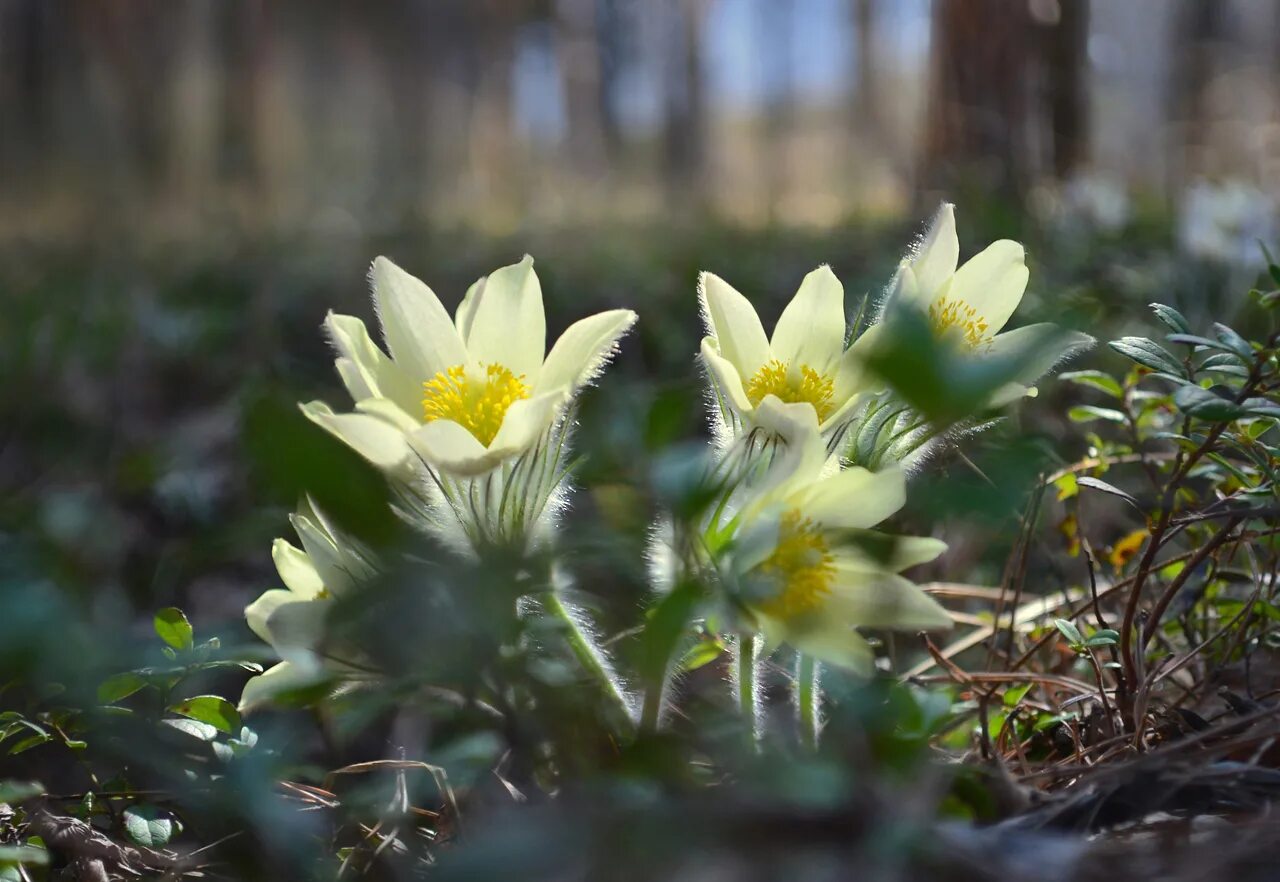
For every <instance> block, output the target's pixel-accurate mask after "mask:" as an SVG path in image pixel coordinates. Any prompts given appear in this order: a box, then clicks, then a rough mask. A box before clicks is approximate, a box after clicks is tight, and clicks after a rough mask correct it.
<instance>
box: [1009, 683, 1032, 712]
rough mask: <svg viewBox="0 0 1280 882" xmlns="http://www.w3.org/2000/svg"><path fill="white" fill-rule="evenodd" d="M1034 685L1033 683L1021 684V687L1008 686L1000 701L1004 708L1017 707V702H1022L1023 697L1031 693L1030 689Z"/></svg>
mask: <svg viewBox="0 0 1280 882" xmlns="http://www.w3.org/2000/svg"><path fill="white" fill-rule="evenodd" d="M1034 685H1035V684H1034V683H1023V684H1022V685H1021V686H1010V687H1009V688H1008V689H1006V690H1005V691H1004V697H1003V698H1002V699H1001V701H1002V702H1003V703H1004V706H1005V707H1017V706H1018V702H1020V701H1022V699H1023V697H1024V696H1026V694H1027V693H1028V692H1030V691H1031V687H1032V686H1034Z"/></svg>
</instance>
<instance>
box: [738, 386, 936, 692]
mask: <svg viewBox="0 0 1280 882" xmlns="http://www.w3.org/2000/svg"><path fill="white" fill-rule="evenodd" d="M783 409H784V410H785V411H787V413H786V415H785V418H786V419H788V420H790V421H791V426H792V427H793V428H794V429H796V430H797V431H796V433H795V434H793V435H791V437H789V438H788V439H787V440H788V450H787V452H786V454H785V456H784V459H783V461H782V462H779V463H777V464H776V467H775V468H774V469H773V470H772V473H773V476H774V477H773V478H772V479H771V480H770V482H769V484H768V485H767V486H765V487H762V488H760V489H759V490H758V491H757V492H756V493H755V494H754V495H753V496H752V498H751V499H749V501H747V502H746V503H745V504H744V505H743V507H742V509H741V510H740V512H738V513H737V514H735V515H733V517H732V520H731V522H730V523H731V524H732V525H733V529H734V536H733V540H732V542H731V544H730V545H729V551H728V561H727V563H728V567H727V569H728V571H729V573H730V574H731V580H732V582H733V584H734V585H735V586H736V588H737V599H738V600H739V602H740V603H741V604H742V605H743V606H744V607H745V608H746V609H747V611H748V612H749V614H750V615H751V616H752V617H754V619H755V620H756V624H757V626H758V628H759V630H760V631H761V632H763V633H764V634H765V635H766V636H767V637H768V639H769V641H770V643H777V642H787V643H789V644H791V645H793V646H795V647H796V648H797V649H799V650H801V651H802V652H805V653H808V654H809V655H812V656H814V657H815V658H818V659H821V660H823V661H827V662H830V663H832V664H837V665H841V666H843V667H846V668H850V669H852V670H854V671H857V672H859V673H863V674H869V673H870V671H871V669H872V662H873V656H872V652H871V648H870V646H869V645H868V644H867V642H866V640H865V639H863V638H862V637H861V636H860V635H859V634H858V633H857V632H856V631H855V628H858V627H868V628H891V629H906V630H923V629H936V628H949V627H950V626H951V619H950V616H948V614H947V612H946V610H944V609H943V608H942V607H941V606H939V605H938V603H937V602H936V601H934V600H933V599H932V598H930V597H929V596H928V595H926V594H925V593H924V592H923V591H921V590H920V589H919V588H918V587H917V586H916V585H915V584H913V583H912V582H910V581H909V580H907V579H905V578H903V577H902V576H901V575H899V573H900V572H901V571H902V570H904V569H906V568H908V567H911V566H914V565H916V564H920V563H925V562H927V561H930V560H933V559H934V558H935V557H937V556H938V555H939V554H941V553H942V551H944V550H945V549H946V545H945V544H943V543H942V542H940V541H938V540H936V539H929V538H923V537H906V536H888V535H885V534H882V533H877V532H874V531H872V530H871V528H872V527H874V526H875V525H877V524H879V523H880V522H881V521H883V520H884V519H885V518H887V517H889V516H890V515H892V514H893V513H894V512H896V511H897V510H898V509H900V508H901V507H902V505H903V503H904V501H905V499H906V483H905V478H904V475H903V472H902V470H901V469H899V468H897V467H896V466H895V467H891V468H888V469H886V470H884V471H881V472H869V471H867V470H866V469H862V468H850V469H846V470H844V471H836V470H834V469H835V463H834V461H833V460H831V459H829V458H828V457H827V455H826V450H825V445H824V444H823V443H822V441H821V440H820V436H819V434H818V426H817V423H816V420H815V419H814V418H813V416H812V413H811V411H810V412H805V411H802V410H801V409H800V408H796V407H795V406H784V408H783Z"/></svg>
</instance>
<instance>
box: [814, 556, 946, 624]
mask: <svg viewBox="0 0 1280 882" xmlns="http://www.w3.org/2000/svg"><path fill="white" fill-rule="evenodd" d="M825 607H826V609H827V610H828V613H829V614H830V616H831V618H832V619H834V620H837V621H841V622H846V623H848V624H850V625H858V626H860V627H864V628H892V629H895V630H900V631H926V630H934V629H938V630H945V629H947V628H950V627H951V616H950V615H948V614H947V611H946V610H945V609H943V607H942V606H941V604H939V603H938V602H937V601H936V600H934V599H933V598H932V597H930V596H929V595H927V594H925V593H924V592H923V591H921V590H920V588H919V587H918V586H916V585H915V583H913V582H911V581H910V580H908V579H904V578H903V577H902V576H895V575H892V574H889V573H883V574H880V575H879V576H874V577H872V576H868V575H867V574H866V573H863V572H861V571H858V570H848V569H842V568H840V567H837V569H836V584H835V586H834V590H833V591H832V594H831V596H830V597H828V598H827V601H826V604H825Z"/></svg>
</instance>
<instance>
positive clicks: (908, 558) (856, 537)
mask: <svg viewBox="0 0 1280 882" xmlns="http://www.w3.org/2000/svg"><path fill="white" fill-rule="evenodd" d="M841 538H842V539H843V540H845V541H843V542H842V543H841V545H840V546H839V548H838V549H837V550H836V552H835V554H836V562H837V565H838V566H840V567H841V568H843V569H847V570H850V571H854V570H856V571H859V572H862V573H867V574H880V573H886V572H889V573H898V572H901V571H902V570H905V569H909V568H910V567H914V566H918V565H920V564H923V563H928V562H929V561H931V560H935V559H936V558H937V557H938V555H940V554H942V553H943V552H944V551H946V550H947V543H945V542H943V541H942V540H940V539H933V538H930V537H928V536H890V535H887V534H884V533H881V532H879V531H876V530H849V531H847V532H846V533H844V534H843V535H842V536H841Z"/></svg>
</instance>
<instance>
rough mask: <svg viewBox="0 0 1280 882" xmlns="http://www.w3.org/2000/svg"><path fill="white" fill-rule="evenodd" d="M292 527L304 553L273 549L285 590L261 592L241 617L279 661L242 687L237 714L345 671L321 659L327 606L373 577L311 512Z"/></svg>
mask: <svg viewBox="0 0 1280 882" xmlns="http://www.w3.org/2000/svg"><path fill="white" fill-rule="evenodd" d="M290 521H291V523H292V524H293V528H294V530H295V531H296V532H297V534H298V538H299V539H300V540H301V541H302V548H298V547H297V546H295V545H293V544H291V543H290V542H288V541H286V540H284V539H277V540H275V542H274V543H273V544H272V546H271V558H272V560H273V561H274V562H275V565H276V571H277V572H278V573H279V574H280V579H281V581H282V582H284V585H285V587H284V588H273V589H271V590H270V591H267V592H265V593H264V594H263V595H262V596H261V597H259V598H258V599H257V600H255V601H254V602H253V603H251V604H249V606H248V607H246V608H245V611H244V614H245V620H246V622H247V623H248V625H249V630H251V631H253V633H254V634H256V635H257V636H258V637H259V638H261V639H262V640H264V641H266V642H267V643H269V644H271V647H272V649H274V650H275V651H276V652H277V653H278V654H279V655H280V657H281V659H283V661H281V662H280V663H279V664H277V665H275V666H274V667H272V668H269V669H268V670H266V671H265V672H264V673H262V674H260V675H258V676H256V677H253V678H251V679H250V680H249V682H247V683H246V684H245V687H244V693H243V694H242V696H241V699H240V708H241V710H246V709H251V708H253V707H254V706H257V705H260V704H263V703H265V702H267V701H270V700H271V698H273V697H274V696H276V695H279V694H280V693H281V692H286V691H289V690H293V689H301V688H304V687H306V686H309V685H312V684H315V683H317V682H320V681H322V680H323V679H325V678H326V676H328V675H329V674H332V673H333V672H335V671H341V670H343V668H344V666H343V665H342V663H341V662H340V661H337V660H334V659H326V658H325V654H324V648H323V646H322V644H323V643H324V636H325V627H324V626H325V618H326V616H327V615H328V612H329V608H330V602H331V601H332V600H333V599H334V598H335V597H341V596H343V595H344V594H347V593H349V592H351V591H352V590H354V589H355V588H356V587H357V586H358V585H359V584H360V583H361V582H363V581H365V580H367V579H368V578H369V577H370V576H372V575H373V573H374V569H373V566H372V564H371V563H370V562H369V559H368V555H367V553H366V552H364V551H363V550H362V549H360V548H359V547H358V546H357V545H356V544H355V543H354V542H353V541H351V540H350V539H349V538H346V537H342V536H341V535H340V534H339V533H338V532H337V531H336V530H335V529H334V528H333V527H332V526H331V525H330V524H329V522H328V521H327V519H326V518H325V517H324V515H323V514H322V513H321V512H320V511H319V510H318V509H316V508H315V507H314V506H312V505H310V504H309V503H308V504H306V505H304V506H303V507H302V508H301V510H300V511H299V512H298V513H297V514H295V515H292V516H291V517H290Z"/></svg>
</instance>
